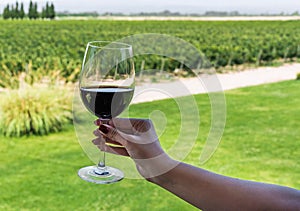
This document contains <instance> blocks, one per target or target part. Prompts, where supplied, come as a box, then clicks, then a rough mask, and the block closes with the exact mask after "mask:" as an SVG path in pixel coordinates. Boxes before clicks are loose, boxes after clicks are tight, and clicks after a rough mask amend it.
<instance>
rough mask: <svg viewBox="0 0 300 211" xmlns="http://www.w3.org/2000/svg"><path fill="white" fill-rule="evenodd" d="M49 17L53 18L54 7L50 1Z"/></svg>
mask: <svg viewBox="0 0 300 211" xmlns="http://www.w3.org/2000/svg"><path fill="white" fill-rule="evenodd" d="M49 18H50V19H52V20H53V19H54V18H55V9H54V4H53V3H51V5H50V9H49Z"/></svg>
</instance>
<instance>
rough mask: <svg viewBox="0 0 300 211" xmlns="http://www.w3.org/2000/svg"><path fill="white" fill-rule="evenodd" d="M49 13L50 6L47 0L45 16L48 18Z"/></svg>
mask: <svg viewBox="0 0 300 211" xmlns="http://www.w3.org/2000/svg"><path fill="white" fill-rule="evenodd" d="M49 14H50V7H49V4H48V2H47V3H46V9H45V17H46V18H49Z"/></svg>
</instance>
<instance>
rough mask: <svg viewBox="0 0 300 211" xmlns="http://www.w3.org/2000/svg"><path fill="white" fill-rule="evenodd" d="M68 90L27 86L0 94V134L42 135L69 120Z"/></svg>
mask: <svg viewBox="0 0 300 211" xmlns="http://www.w3.org/2000/svg"><path fill="white" fill-rule="evenodd" d="M70 93H73V92H72V91H71V90H70V88H69V87H65V85H59V86H49V85H47V86H42V85H37V84H35V85H27V84H26V86H23V87H20V88H19V89H18V90H6V91H5V92H3V93H0V98H1V101H0V132H1V133H2V134H3V135H5V136H10V137H11V136H15V137H20V136H24V135H32V134H34V135H46V134H49V133H51V132H57V131H60V130H62V129H63V127H64V125H65V124H66V123H68V122H70V121H71V119H72V104H71V102H72V95H71V94H70Z"/></svg>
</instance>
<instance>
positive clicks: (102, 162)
mask: <svg viewBox="0 0 300 211" xmlns="http://www.w3.org/2000/svg"><path fill="white" fill-rule="evenodd" d="M98 167H100V168H104V167H105V152H102V153H101V156H100V160H99V163H98Z"/></svg>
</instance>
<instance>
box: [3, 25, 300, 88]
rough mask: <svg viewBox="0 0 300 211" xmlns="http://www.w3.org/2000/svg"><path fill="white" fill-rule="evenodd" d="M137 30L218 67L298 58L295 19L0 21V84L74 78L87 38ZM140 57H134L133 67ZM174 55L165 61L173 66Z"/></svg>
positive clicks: (151, 64)
mask: <svg viewBox="0 0 300 211" xmlns="http://www.w3.org/2000/svg"><path fill="white" fill-rule="evenodd" d="M140 33H160V34H167V35H172V36H176V37H179V38H182V39H184V40H185V41H187V42H190V43H191V44H193V45H194V46H195V47H197V48H198V49H199V50H201V51H202V52H203V53H204V54H205V55H206V57H207V58H208V59H209V60H210V62H211V64H212V65H213V66H214V67H216V68H217V70H218V69H222V68H223V67H232V66H236V65H241V64H254V65H264V64H269V63H271V62H272V61H274V60H284V61H290V60H295V59H296V58H300V21H231V22H230V21H227V22H223V21H221V22H202V21H200V22H196V21H109V20H101V21H100V20H82V21H76V20H67V21H41V20H40V21H0V46H1V48H0V78H1V79H0V86H2V87H12V88H16V87H18V82H17V80H15V81H14V79H12V78H11V76H17V75H19V73H20V72H27V78H26V79H27V81H31V82H32V81H34V80H38V79H40V78H41V77H43V76H45V75H48V76H49V75H50V76H53V77H54V76H55V77H58V76H59V77H61V78H63V79H64V80H66V81H75V80H76V79H77V76H78V73H79V70H80V66H81V61H82V58H83V55H84V50H85V45H86V43H87V42H88V41H90V40H112V41H113V40H117V39H120V38H123V37H126V36H129V35H134V34H140ZM142 60H145V59H143V58H136V67H137V68H136V69H137V72H139V70H140V69H141V63H142ZM150 60H151V61H149V62H148V60H146V61H145V64H144V65H145V67H144V68H145V69H146V68H148V69H155V68H157V67H161V64H160V63H161V59H156V60H155V59H153V58H150ZM179 65H180V62H179V61H172V62H167V63H166V65H164V70H166V71H173V70H174V69H175V68H178V67H179Z"/></svg>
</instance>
